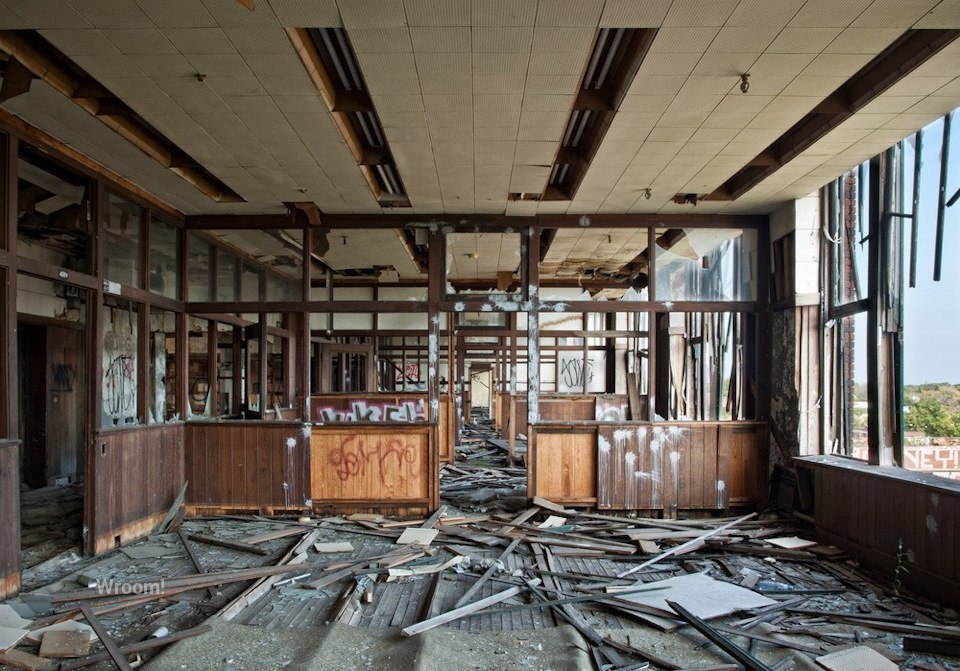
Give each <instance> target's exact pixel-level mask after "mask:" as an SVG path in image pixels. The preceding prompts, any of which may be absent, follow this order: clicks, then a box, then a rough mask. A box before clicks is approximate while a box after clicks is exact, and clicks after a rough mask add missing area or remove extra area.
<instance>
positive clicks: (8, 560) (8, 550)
mask: <svg viewBox="0 0 960 671" xmlns="http://www.w3.org/2000/svg"><path fill="white" fill-rule="evenodd" d="M19 446H20V442H19V441H16V440H0V520H2V521H3V523H2V524H0V600H2V599H5V598H7V597H8V596H12V595H14V594H16V593H17V591H18V590H19V589H20V467H19V454H18V451H19Z"/></svg>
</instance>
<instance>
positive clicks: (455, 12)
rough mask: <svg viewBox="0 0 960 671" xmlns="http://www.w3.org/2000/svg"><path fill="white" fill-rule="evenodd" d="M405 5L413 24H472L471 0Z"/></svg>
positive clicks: (409, 0)
mask: <svg viewBox="0 0 960 671" xmlns="http://www.w3.org/2000/svg"><path fill="white" fill-rule="evenodd" d="M341 4H342V0H341ZM403 5H404V8H405V9H406V14H407V23H408V24H409V25H411V26H469V25H470V0H403Z"/></svg>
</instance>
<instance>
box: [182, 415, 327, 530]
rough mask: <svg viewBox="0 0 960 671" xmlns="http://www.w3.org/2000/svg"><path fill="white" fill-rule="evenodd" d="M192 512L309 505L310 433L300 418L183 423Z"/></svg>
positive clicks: (269, 510)
mask: <svg viewBox="0 0 960 671" xmlns="http://www.w3.org/2000/svg"><path fill="white" fill-rule="evenodd" d="M185 442H186V446H185V458H184V470H185V472H186V477H187V480H188V482H189V485H188V486H187V499H186V501H187V507H188V510H189V511H190V512H191V513H196V514H205V513H214V512H227V511H235V512H251V511H257V512H261V513H266V514H272V513H274V512H276V511H280V510H284V511H286V510H296V511H299V510H303V509H304V508H307V507H309V503H308V500H309V499H310V488H309V482H310V480H309V472H310V471H309V468H310V434H309V426H308V425H306V424H303V423H302V422H279V421H274V422H244V421H236V422H187V425H186V441H185Z"/></svg>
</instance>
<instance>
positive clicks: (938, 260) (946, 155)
mask: <svg viewBox="0 0 960 671" xmlns="http://www.w3.org/2000/svg"><path fill="white" fill-rule="evenodd" d="M952 120H953V112H950V113H949V114H948V115H947V116H945V117H944V118H943V142H942V144H941V145H940V187H939V191H938V193H937V240H936V245H935V247H934V251H933V281H934V282H939V281H940V275H941V270H942V267H943V225H944V214H945V212H946V208H945V206H944V201H945V200H946V196H947V163H948V161H949V159H950V126H951V122H952Z"/></svg>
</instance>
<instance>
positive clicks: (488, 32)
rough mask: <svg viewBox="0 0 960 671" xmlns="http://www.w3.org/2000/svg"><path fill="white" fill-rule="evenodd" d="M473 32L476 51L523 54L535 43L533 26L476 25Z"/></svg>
mask: <svg viewBox="0 0 960 671" xmlns="http://www.w3.org/2000/svg"><path fill="white" fill-rule="evenodd" d="M471 34H472V37H473V44H472V46H473V51H474V53H521V54H523V53H528V52H529V51H530V48H531V46H532V44H533V26H496V27H494V26H474V27H473V28H472V32H471ZM464 42H465V40H461V44H463V43H464Z"/></svg>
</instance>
